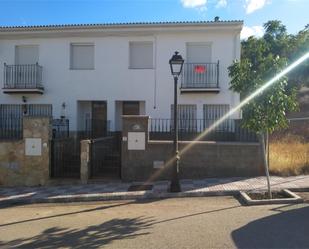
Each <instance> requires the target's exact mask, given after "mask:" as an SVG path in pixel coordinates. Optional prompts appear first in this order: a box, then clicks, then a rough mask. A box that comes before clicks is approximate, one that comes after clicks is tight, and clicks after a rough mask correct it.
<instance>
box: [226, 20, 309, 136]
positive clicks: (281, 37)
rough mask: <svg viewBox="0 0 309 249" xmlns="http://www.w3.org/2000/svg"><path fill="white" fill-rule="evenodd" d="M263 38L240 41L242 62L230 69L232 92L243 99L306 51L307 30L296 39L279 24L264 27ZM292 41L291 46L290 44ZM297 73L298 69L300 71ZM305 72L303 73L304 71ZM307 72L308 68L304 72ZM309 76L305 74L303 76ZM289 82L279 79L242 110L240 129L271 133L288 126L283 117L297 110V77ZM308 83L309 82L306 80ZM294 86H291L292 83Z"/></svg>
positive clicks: (286, 79) (273, 23) (284, 78)
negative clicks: (241, 126)
mask: <svg viewBox="0 0 309 249" xmlns="http://www.w3.org/2000/svg"><path fill="white" fill-rule="evenodd" d="M264 28H265V34H264V36H263V37H262V38H255V37H249V38H248V39H247V40H245V41H242V54H241V61H240V62H239V61H235V62H234V63H233V65H231V66H230V67H229V68H228V69H229V76H230V77H231V87H230V88H231V89H232V90H233V91H235V92H238V93H240V95H241V98H242V99H243V98H245V97H246V96H248V95H249V94H251V93H253V92H254V91H255V90H257V89H259V88H260V87H261V86H262V85H263V84H265V83H266V82H267V81H268V80H269V79H271V78H272V77H273V76H275V75H276V74H277V73H278V72H280V71H281V70H282V69H283V68H285V67H286V66H287V64H288V62H290V61H291V60H294V59H295V58H297V56H296V54H299V55H301V53H302V50H304V51H306V49H309V48H308V45H309V44H308V42H307V41H308V40H307V39H308V28H307V30H303V31H301V32H302V33H301V32H300V33H301V34H300V33H298V34H297V35H296V36H291V35H288V34H287V32H286V28H285V26H284V25H282V24H281V22H280V21H269V22H267V23H265V25H264ZM292 40H293V41H294V42H293V43H291V41H292ZM299 70H300V69H299ZM303 70H305V71H306V69H303ZM307 71H308V68H307ZM306 73H308V72H306ZM289 76H290V77H292V81H291V80H290V81H288V78H287V77H282V78H281V79H280V80H278V81H277V82H276V83H274V84H273V85H272V86H270V87H269V88H268V89H266V90H265V91H264V92H263V93H261V94H260V95H259V96H257V97H256V98H255V99H254V100H252V101H251V102H250V103H248V104H246V105H245V106H244V107H243V110H242V111H243V117H244V118H243V126H244V127H246V128H248V129H250V130H253V131H256V132H259V133H263V132H266V131H268V132H273V131H274V130H276V129H279V128H283V127H286V126H287V119H286V113H287V112H290V111H294V110H296V109H297V102H296V90H295V88H294V87H293V85H295V84H301V83H300V82H299V80H300V79H302V80H303V79H304V78H305V77H304V76H305V73H304V72H302V78H301V77H299V75H297V78H296V76H293V75H289ZM307 80H308V78H307ZM294 81H296V83H293V85H292V84H291V82H294Z"/></svg>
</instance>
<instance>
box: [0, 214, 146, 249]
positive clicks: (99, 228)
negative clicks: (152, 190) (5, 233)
mask: <svg viewBox="0 0 309 249" xmlns="http://www.w3.org/2000/svg"><path fill="white" fill-rule="evenodd" d="M151 223H152V220H151V219H148V218H143V217H137V218H131V219H129V218H125V219H112V220H110V221H107V222H104V223H102V224H100V225H94V226H88V227H86V228H85V229H80V230H79V229H69V228H60V227H52V228H49V229H46V230H44V231H43V232H42V233H40V234H39V235H36V236H34V237H29V238H21V239H16V240H12V241H10V242H1V241H0V247H2V246H4V247H6V248H7V247H9V248H16V247H18V248H41V249H51V248H59V247H61V248H87V249H92V248H98V247H99V246H102V245H107V244H109V243H110V242H112V241H114V240H120V239H132V238H135V237H137V236H142V235H147V234H148V233H149V232H147V230H148V229H150V228H151ZM141 230H143V231H141Z"/></svg>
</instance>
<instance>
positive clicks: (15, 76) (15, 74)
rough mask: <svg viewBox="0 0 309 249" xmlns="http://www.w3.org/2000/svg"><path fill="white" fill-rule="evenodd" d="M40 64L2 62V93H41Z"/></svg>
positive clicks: (42, 90) (42, 89)
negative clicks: (8, 63) (9, 63)
mask: <svg viewBox="0 0 309 249" xmlns="http://www.w3.org/2000/svg"><path fill="white" fill-rule="evenodd" d="M43 92H44V87H43V85H42V66H40V65H39V64H38V63H37V64H31V65H7V64H4V86H3V93H9V94H13V93H39V94H43Z"/></svg>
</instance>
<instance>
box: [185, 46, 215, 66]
mask: <svg viewBox="0 0 309 249" xmlns="http://www.w3.org/2000/svg"><path fill="white" fill-rule="evenodd" d="M186 62H188V63H209V62H211V43H206V42H188V43H187V61H186Z"/></svg>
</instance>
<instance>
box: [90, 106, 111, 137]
mask: <svg viewBox="0 0 309 249" xmlns="http://www.w3.org/2000/svg"><path fill="white" fill-rule="evenodd" d="M91 119H92V120H91V121H92V122H91V130H92V136H93V137H94V138H97V137H105V136H106V133H107V130H108V127H107V125H108V122H107V103H106V101H92V102H91Z"/></svg>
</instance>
